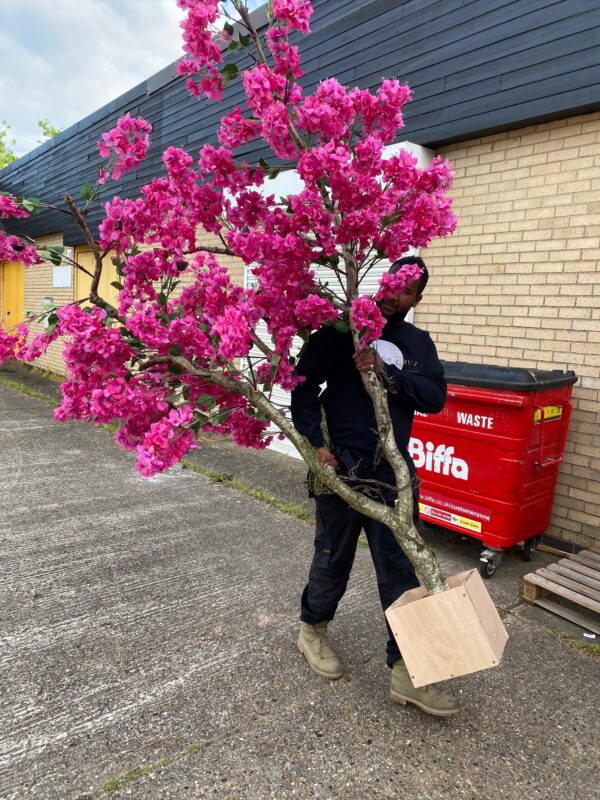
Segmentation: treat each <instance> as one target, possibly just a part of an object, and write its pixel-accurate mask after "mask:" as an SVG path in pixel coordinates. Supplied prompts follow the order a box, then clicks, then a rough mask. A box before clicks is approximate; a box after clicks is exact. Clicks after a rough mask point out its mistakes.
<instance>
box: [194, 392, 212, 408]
mask: <svg viewBox="0 0 600 800" xmlns="http://www.w3.org/2000/svg"><path fill="white" fill-rule="evenodd" d="M196 403H198V405H199V406H202V407H203V408H215V406H216V405H217V400H216V398H215V397H213V396H212V394H201V395H198V397H197V398H196Z"/></svg>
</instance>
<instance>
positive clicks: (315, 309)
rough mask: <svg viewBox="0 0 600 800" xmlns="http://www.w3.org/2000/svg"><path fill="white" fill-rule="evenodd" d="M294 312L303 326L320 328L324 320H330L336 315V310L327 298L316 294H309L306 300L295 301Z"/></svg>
mask: <svg viewBox="0 0 600 800" xmlns="http://www.w3.org/2000/svg"><path fill="white" fill-rule="evenodd" d="M294 313H295V314H296V317H297V318H298V322H299V323H300V325H301V326H302V327H303V328H320V327H321V325H323V324H324V323H325V322H331V320H333V319H335V318H336V317H337V316H338V311H336V309H335V308H334V307H333V306H332V305H331V303H330V302H329V300H326V299H325V298H324V297H319V295H317V294H311V295H309V296H308V297H307V298H306V300H300V302H299V303H296V307H295V309H294Z"/></svg>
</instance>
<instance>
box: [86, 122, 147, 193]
mask: <svg viewBox="0 0 600 800" xmlns="http://www.w3.org/2000/svg"><path fill="white" fill-rule="evenodd" d="M151 130H152V125H150V123H149V122H146V120H145V119H142V118H141V117H131V116H130V115H129V114H125V116H123V117H121V118H120V119H119V121H118V122H117V124H116V125H115V127H114V128H112V129H111V130H110V131H108V132H107V133H103V134H102V137H101V139H100V141H99V142H98V151H99V153H100V156H101V158H110V159H111V161H110V162H109V164H110V165H111V167H112V172H110V169H106V168H105V167H103V168H102V169H101V170H100V174H99V176H98V182H99V183H104V182H105V181H106V179H107V177H108V173H109V172H110V177H112V178H113V179H114V180H116V181H117V180H119V178H120V177H121V175H123V174H124V173H126V172H131V170H133V169H137V167H138V165H139V164H140V162H141V161H143V160H144V158H145V157H146V153H147V152H148V147H149V146H150V136H149V134H150V131H151Z"/></svg>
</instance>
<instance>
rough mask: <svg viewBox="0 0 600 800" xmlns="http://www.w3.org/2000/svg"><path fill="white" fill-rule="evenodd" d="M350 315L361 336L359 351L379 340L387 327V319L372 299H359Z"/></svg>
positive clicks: (353, 304) (354, 303)
mask: <svg viewBox="0 0 600 800" xmlns="http://www.w3.org/2000/svg"><path fill="white" fill-rule="evenodd" d="M350 313H351V315H352V321H353V322H354V325H355V327H356V330H357V331H358V334H359V336H360V341H359V343H358V346H359V349H362V348H364V347H366V345H367V344H369V342H373V341H375V339H379V337H380V336H381V333H382V331H383V328H384V326H385V318H384V317H383V315H382V313H381V311H380V310H379V308H378V307H377V305H376V304H375V301H374V300H372V299H371V298H370V297H357V298H356V300H354V302H353V303H352V309H351V311H350Z"/></svg>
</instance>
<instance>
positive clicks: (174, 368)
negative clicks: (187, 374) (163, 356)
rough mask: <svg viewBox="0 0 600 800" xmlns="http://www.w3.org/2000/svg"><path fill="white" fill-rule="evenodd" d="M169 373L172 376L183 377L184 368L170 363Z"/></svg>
mask: <svg viewBox="0 0 600 800" xmlns="http://www.w3.org/2000/svg"><path fill="white" fill-rule="evenodd" d="M169 372H170V373H171V375H181V373H182V372H183V367H180V366H179V364H174V363H173V362H172V361H169Z"/></svg>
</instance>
